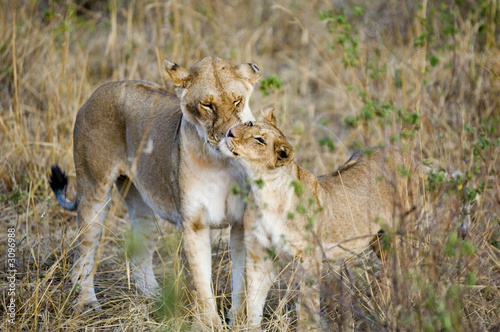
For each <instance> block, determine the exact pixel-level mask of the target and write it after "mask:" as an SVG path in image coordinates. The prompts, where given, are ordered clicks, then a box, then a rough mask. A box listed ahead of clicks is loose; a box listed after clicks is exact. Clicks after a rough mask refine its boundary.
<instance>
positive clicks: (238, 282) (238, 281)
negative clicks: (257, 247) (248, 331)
mask: <svg viewBox="0 0 500 332" xmlns="http://www.w3.org/2000/svg"><path fill="white" fill-rule="evenodd" d="M244 236H245V232H244V229H243V224H241V223H234V224H233V225H232V226H231V235H230V240H229V245H230V252H231V280H232V286H233V291H232V293H231V294H232V295H231V300H232V301H231V302H232V306H231V309H230V310H229V312H228V314H227V318H228V319H227V321H228V324H229V325H233V324H235V323H237V322H239V321H241V319H242V318H243V315H244V307H243V301H244V292H245V258H246V255H245V238H244Z"/></svg>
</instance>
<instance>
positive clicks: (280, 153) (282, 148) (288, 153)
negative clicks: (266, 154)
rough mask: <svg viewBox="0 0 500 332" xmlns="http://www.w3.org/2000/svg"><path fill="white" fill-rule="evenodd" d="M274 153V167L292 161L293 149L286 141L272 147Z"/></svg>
mask: <svg viewBox="0 0 500 332" xmlns="http://www.w3.org/2000/svg"><path fill="white" fill-rule="evenodd" d="M274 151H275V153H276V163H275V165H274V166H275V167H281V166H286V165H288V164H289V163H290V162H291V161H292V160H293V148H292V146H291V145H290V143H288V142H287V141H281V142H279V143H276V144H275V146H274Z"/></svg>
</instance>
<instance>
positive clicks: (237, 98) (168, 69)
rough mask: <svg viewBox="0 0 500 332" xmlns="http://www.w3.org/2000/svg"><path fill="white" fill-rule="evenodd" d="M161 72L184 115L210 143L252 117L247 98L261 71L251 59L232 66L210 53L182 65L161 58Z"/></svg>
mask: <svg viewBox="0 0 500 332" xmlns="http://www.w3.org/2000/svg"><path fill="white" fill-rule="evenodd" d="M163 75H164V78H165V79H166V80H168V81H172V82H173V83H174V84H175V86H176V93H177V96H178V97H179V99H180V101H181V109H182V113H183V116H184V117H185V119H186V120H187V121H189V122H190V123H192V124H193V125H194V126H195V127H196V129H197V131H198V134H199V135H200V136H201V137H202V138H203V139H204V140H205V141H206V142H208V143H210V145H211V146H213V147H217V145H218V143H219V141H220V140H221V139H222V138H223V137H224V134H225V133H226V131H227V130H228V129H229V128H230V127H231V126H233V125H234V124H235V123H241V122H246V121H251V120H254V117H253V115H252V111H251V110H250V107H249V105H248V100H249V98H250V95H251V94H252V91H253V84H254V83H255V82H256V81H257V79H258V78H259V77H260V75H261V72H260V70H259V68H258V67H257V66H256V65H254V64H252V63H245V64H242V65H239V66H236V67H233V66H232V65H231V64H229V63H228V62H226V61H224V60H222V59H219V58H216V57H214V58H204V59H202V60H200V61H198V62H197V63H195V64H194V65H193V66H192V67H191V68H189V69H184V68H182V67H180V66H178V65H177V64H175V63H172V62H170V61H167V60H165V64H164V73H163Z"/></svg>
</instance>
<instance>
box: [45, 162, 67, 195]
mask: <svg viewBox="0 0 500 332" xmlns="http://www.w3.org/2000/svg"><path fill="white" fill-rule="evenodd" d="M51 170H52V174H51V175H50V180H49V185H50V188H52V190H53V191H54V193H58V192H61V191H63V190H64V188H66V186H67V185H68V177H67V176H66V173H64V172H63V171H62V170H61V168H60V167H59V165H55V166H52V168H51Z"/></svg>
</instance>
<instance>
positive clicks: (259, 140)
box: [254, 137, 266, 145]
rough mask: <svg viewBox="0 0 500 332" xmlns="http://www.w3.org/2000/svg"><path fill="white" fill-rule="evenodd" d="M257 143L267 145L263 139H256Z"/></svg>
mask: <svg viewBox="0 0 500 332" xmlns="http://www.w3.org/2000/svg"><path fill="white" fill-rule="evenodd" d="M254 138H255V140H256V141H257V142H259V143H260V144H263V145H266V142H264V139H263V138H262V137H254Z"/></svg>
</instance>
